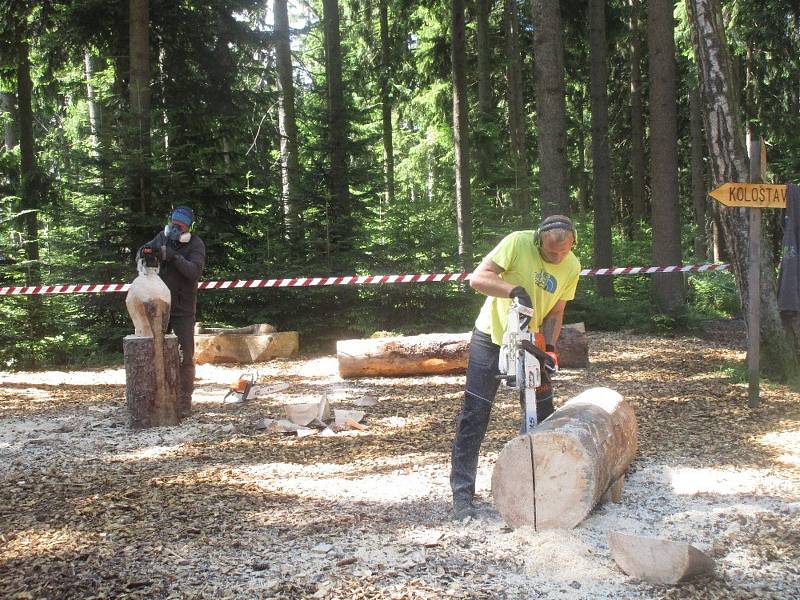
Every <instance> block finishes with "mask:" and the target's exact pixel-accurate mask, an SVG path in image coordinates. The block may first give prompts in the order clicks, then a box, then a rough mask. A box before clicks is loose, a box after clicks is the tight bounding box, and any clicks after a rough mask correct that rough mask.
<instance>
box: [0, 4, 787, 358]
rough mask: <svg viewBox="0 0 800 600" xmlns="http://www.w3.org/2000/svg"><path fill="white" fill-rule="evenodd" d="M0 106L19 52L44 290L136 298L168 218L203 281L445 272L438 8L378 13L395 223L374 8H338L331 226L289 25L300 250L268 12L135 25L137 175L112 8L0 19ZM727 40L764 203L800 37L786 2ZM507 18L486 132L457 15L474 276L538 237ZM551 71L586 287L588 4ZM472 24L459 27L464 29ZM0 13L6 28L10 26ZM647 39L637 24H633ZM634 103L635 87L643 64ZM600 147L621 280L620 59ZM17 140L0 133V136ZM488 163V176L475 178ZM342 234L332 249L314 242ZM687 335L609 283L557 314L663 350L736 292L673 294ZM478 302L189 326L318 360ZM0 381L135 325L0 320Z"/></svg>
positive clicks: (446, 299) (8, 237) (38, 304)
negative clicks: (519, 148)
mask: <svg viewBox="0 0 800 600" xmlns="http://www.w3.org/2000/svg"><path fill="white" fill-rule="evenodd" d="M1 4H2V6H3V7H6V6H8V7H9V11H7V15H8V18H7V19H5V20H4V21H3V23H2V24H1V25H0V30H1V32H2V34H3V35H2V36H0V38H1V39H0V56H2V57H4V58H5V62H3V61H0V90H1V91H3V92H13V91H14V90H15V86H16V81H15V78H16V69H15V65H14V64H13V61H12V60H11V59H10V58H9V57H13V56H14V55H15V53H14V52H15V50H16V49H17V47H18V46H19V44H20V42H21V41H22V40H23V39H25V40H27V41H28V42H29V43H30V49H31V54H30V55H31V62H32V74H33V79H34V94H33V111H34V138H35V144H36V158H37V162H38V164H39V169H40V171H41V172H42V173H44V174H45V176H44V180H45V185H44V194H43V201H42V203H41V206H39V208H38V210H39V212H38V219H39V237H38V243H39V248H40V265H38V266H39V267H40V268H41V272H42V278H43V280H44V282H46V283H60V282H69V283H96V282H123V281H130V280H131V279H132V278H133V276H134V275H135V271H134V265H133V261H132V255H131V252H132V251H134V250H135V249H136V248H138V246H139V245H140V244H142V243H143V242H146V241H147V240H148V239H150V238H151V237H152V236H153V235H155V233H156V232H157V231H158V230H159V229H160V228H161V227H163V224H164V219H165V218H166V215H167V214H168V212H169V209H170V207H171V206H173V205H175V204H178V203H188V204H191V205H192V206H193V207H194V208H195V212H196V214H197V216H198V224H197V230H196V233H197V234H198V235H199V236H200V237H201V238H203V240H204V241H205V242H206V246H207V251H208V262H207V267H206V271H205V273H204V279H234V278H242V279H244V278H251V277H253V278H265V277H291V276H300V275H303V276H322V275H332V274H383V273H419V272H444V271H454V270H457V269H458V265H459V261H458V248H457V246H458V241H457V240H458V232H457V226H456V221H455V200H454V197H455V189H454V185H455V184H454V150H453V131H452V72H451V66H450V5H449V3H447V2H443V1H434V2H428V3H420V2H411V1H409V0H389V1H388V7H389V35H390V42H391V48H390V54H391V58H392V60H391V65H390V68H389V74H388V75H389V84H390V97H391V102H392V119H393V127H392V131H393V143H394V158H395V173H394V175H395V189H396V191H395V201H394V203H392V204H391V205H390V204H389V203H387V201H386V199H385V196H384V193H383V192H384V181H383V143H382V138H381V134H382V115H381V104H380V98H379V89H380V88H379V74H380V52H379V50H378V49H379V47H380V44H379V35H380V33H379V20H378V14H377V8H378V3H376V2H341V3H340V6H339V9H340V17H341V35H342V57H343V65H342V66H343V89H344V94H345V111H346V117H347V139H346V140H344V144H345V147H346V152H347V156H348V170H349V181H348V183H349V191H350V196H351V198H352V205H353V206H352V210H348V211H346V212H347V213H348V214H340V213H341V212H342V209H341V207H338V206H335V205H334V204H333V203H332V199H331V193H330V187H331V186H330V184H331V179H330V174H329V173H330V164H329V143H330V140H329V131H328V125H327V123H328V114H327V80H326V77H327V75H326V65H325V40H324V32H323V28H322V22H321V15H322V6H321V2H320V0H312V1H311V2H309V3H301V4H299V5H296V6H294V8H291V10H293V11H295V12H294V13H293V14H292V15H291V16H290V18H291V21H292V27H293V28H294V29H293V31H292V41H293V61H294V68H295V107H296V113H297V126H298V137H299V146H300V147H299V160H300V188H301V190H300V191H301V194H300V195H301V197H302V202H303V206H302V210H301V221H302V228H303V241H302V247H301V248H300V249H299V250H295V249H293V248H290V247H289V245H288V243H287V242H286V232H285V223H284V202H283V199H282V197H281V194H282V187H281V170H280V136H279V134H278V131H279V128H278V117H277V110H276V107H277V105H278V102H279V99H280V90H279V89H278V85H277V78H276V69H275V52H274V44H273V40H272V31H271V26H270V25H269V24H268V19H269V12H270V10H269V8H268V3H264V2H261V1H256V0H209V1H208V2H205V3H200V4H198V3H191V2H178V3H174V2H172V3H170V2H151V10H150V18H151V24H150V25H151V27H150V32H151V35H150V44H151V56H150V58H151V60H150V67H151V72H150V74H151V93H152V100H151V114H150V128H151V131H150V140H151V152H150V153H149V155H148V153H147V152H142V151H141V150H140V149H139V148H138V146H137V145H136V144H134V141H135V140H137V139H138V137H137V136H138V131H137V129H136V126H135V123H134V121H133V119H131V113H130V107H129V105H128V104H129V98H128V95H129V89H128V79H129V73H128V71H129V64H128V48H129V40H128V35H129V32H128V22H127V14H126V12H127V9H126V6H127V3H124V2H123V3H113V2H112V3H109V2H100V1H99V0H79V1H76V2H64V1H63V0H57V1H54V2H48V3H40V4H37V5H36V6H35V7H34V6H33V5H32V4H31V3H27V4H26V3H19V2H11V3H9V2H2V3H1ZM726 6H727V10H728V12H729V14H730V19H729V21H728V25H727V26H728V33H729V39H730V40H731V47H732V49H733V51H734V56H736V57H738V59H739V61H738V63H737V65H738V69H739V73H738V74H739V77H740V80H741V81H747V82H748V83H747V86H746V90H745V91H746V96H747V98H746V100H747V101H746V103H745V110H746V117H747V120H748V122H749V123H751V124H753V125H754V126H756V127H757V128H759V129H760V131H761V132H762V133H763V134H764V135H765V137H766V138H767V139H768V141H769V142H770V143H771V144H772V145H771V148H770V153H771V156H770V168H771V170H772V172H773V173H774V174H775V177H776V178H778V179H780V180H791V179H794V178H796V177H797V173H798V172H800V164H799V163H798V158H797V157H798V156H800V140H798V139H797V136H795V135H792V132H793V131H795V130H796V129H797V127H796V126H794V125H796V124H797V123H796V121H797V119H796V115H797V114H798V111H797V107H798V100H797V93H796V91H797V89H800V79H798V73H800V68H796V67H797V66H798V65H797V62H798V56H800V51H798V42H799V41H800V36H798V35H797V32H796V21H795V20H793V19H792V18H790V16H791V15H790V12H791V11H790V7H789V6H788V5H787V4H786V3H784V2H778V1H777V0H774V1H773V0H770V1H769V2H763V3H759V2H756V1H755V0H746V1H737V2H728V3H726ZM502 9H503V5H502V3H493V5H492V10H491V14H490V18H489V32H488V39H489V42H490V43H489V47H490V55H489V62H490V66H491V73H490V79H491V84H492V88H493V103H494V110H493V111H491V113H490V114H489V115H484V116H479V115H478V111H477V98H476V95H477V94H475V93H474V92H475V90H476V89H477V58H476V52H475V44H476V42H475V37H476V36H475V21H474V18H473V17H474V14H470V15H468V31H467V45H468V48H469V50H468V57H467V59H468V85H469V89H470V94H471V96H470V103H471V106H470V111H469V113H470V130H471V135H470V143H471V149H472V151H471V154H472V157H473V159H472V206H471V215H472V224H473V240H474V253H475V259H476V261H477V260H479V259H480V258H481V257H482V256H484V255H485V254H486V253H487V252H488V251H489V250H490V249H491V248H492V247H493V246H494V245H495V244H497V242H498V241H499V240H500V239H502V237H503V236H505V235H506V234H507V233H509V232H510V231H512V230H515V229H530V228H532V227H534V226H535V223H536V222H537V221H538V219H539V217H540V207H539V201H538V196H537V194H538V187H537V186H538V183H537V175H538V169H539V163H538V161H537V156H536V155H537V144H536V142H537V133H536V128H535V114H536V105H535V97H534V93H533V73H534V64H533V60H534V59H535V57H532V54H531V52H530V48H531V46H532V36H533V31H534V24H533V23H532V22H531V17H530V11H529V6H527V5H526V6H523V4H519V5H518V19H519V25H520V27H519V31H520V47H521V49H522V57H523V69H522V71H523V73H522V75H523V99H524V100H523V102H524V112H525V116H526V120H527V131H526V145H527V149H528V160H529V164H530V165H531V166H530V170H531V175H532V178H531V181H530V187H531V192H532V197H533V206H532V207H531V211H530V213H529V214H527V215H515V214H514V212H513V210H512V207H511V206H510V200H509V198H510V190H511V189H512V188H513V187H514V184H515V182H514V181H513V173H512V168H511V160H510V156H509V146H510V143H509V136H508V132H507V128H508V123H507V100H506V96H505V91H506V84H505V76H506V73H505V68H506V62H507V61H506V57H505V56H504V42H505V40H504V35H503V14H502ZM563 9H564V10H563V12H564V15H565V19H564V20H565V30H566V33H567V35H565V38H564V39H565V43H566V46H565V62H566V68H567V71H566V75H567V81H566V85H567V107H568V111H569V114H568V131H567V136H568V160H569V166H570V173H571V181H570V186H571V190H570V192H571V197H572V198H573V199H574V200H575V202H576V207H575V210H574V212H575V213H576V214H578V213H579V211H578V208H577V204H578V202H577V200H578V199H579V198H584V199H585V200H586V202H588V204H587V206H586V207H585V208H586V214H585V215H584V214H581V215H580V217H578V218H577V219H576V220H577V225H578V232H579V244H578V246H577V247H576V253H577V255H578V256H579V258H580V260H581V263H582V264H583V265H584V267H590V266H591V265H592V257H593V243H592V238H593V223H592V206H591V168H592V165H591V152H590V148H591V128H590V114H589V95H588V81H589V64H590V63H589V55H588V44H587V34H588V30H587V22H586V20H585V14H586V13H585V2H584V1H583V0H567V1H566V2H565V3H564V5H563ZM470 10H472V8H470ZM627 11H628V6H627V4H625V3H620V2H614V3H610V4H609V6H608V11H607V15H608V27H607V29H608V37H609V46H610V47H621V48H625V47H626V46H627V45H628V43H629V42H630V33H629V31H628V29H627V16H628V15H627ZM4 14H5V13H4ZM676 18H677V22H678V30H677V32H676V34H677V35H676V37H677V39H678V47H679V53H680V56H679V73H680V76H681V82H680V87H679V89H680V90H681V91H680V93H679V123H678V125H679V136H680V138H681V139H680V140H679V142H680V143H679V147H680V149H681V152H680V160H681V171H680V173H679V177H680V188H681V194H682V196H683V198H684V200H683V202H682V214H681V220H682V242H683V247H684V249H685V252H684V260H686V261H693V260H694V259H693V257H692V256H691V248H692V238H693V235H694V230H695V227H696V224H694V223H693V219H694V217H693V214H692V208H691V205H690V202H689V201H688V198H689V191H688V190H689V189H690V177H689V169H688V166H689V163H688V161H689V144H688V143H686V141H687V139H688V109H687V106H688V104H687V96H688V94H687V90H688V87H687V86H689V85H696V83H695V75H694V73H693V66H692V61H691V52H690V51H689V46H688V43H689V41H688V40H689V35H688V28H687V26H686V19H685V15H684V12H683V9H682V5H681V4H680V3H679V4H678V5H677V11H676ZM643 23H644V22H643ZM748 48H752V49H753V50H754V51H757V52H758V54H757V56H758V60H757V61H751V62H750V63H749V64H750V68H751V69H752V75H753V76H752V77H751V78H750V79H746V78H745V77H744V69H745V68H746V66H747V64H748V63H747V60H746V58H747V54H746V53H747V49H748ZM87 50H88V52H89V53H90V54H91V56H92V57H93V58H94V72H93V74H92V77H91V80H90V83H91V85H92V88H93V92H94V101H95V103H96V105H97V107H98V108H99V109H100V112H101V113H102V114H101V121H100V122H101V128H100V131H99V132H97V136H96V137H93V136H92V133H93V132H92V131H91V128H90V124H89V119H88V111H89V98H88V93H87V87H86V84H87V82H86V73H85V65H84V58H85V52H86V51H87ZM642 67H643V71H642V74H643V79H644V81H643V86H644V88H643V89H644V92H645V95H644V97H645V99H646V98H647V69H646V66H645V65H644V64H643V65H642ZM609 69H610V71H609V101H610V106H609V110H610V131H609V142H610V146H611V154H612V161H613V174H612V199H613V203H614V206H615V215H614V222H615V226H614V229H613V256H614V263H615V265H616V266H640V265H648V264H650V263H651V240H652V232H651V231H650V228H649V225H648V224H647V223H642V224H634V223H630V222H629V221H630V218H629V217H630V209H629V206H628V204H629V196H630V174H629V164H630V119H629V117H628V116H629V114H630V113H629V106H628V89H629V73H630V64H629V62H628V53H627V52H616V53H609ZM12 122H13V118H12V116H11V114H10V113H5V112H3V111H0V127H3V128H5V127H6V126H7V125H9V124H11V123H12ZM482 160H486V161H487V163H488V165H489V167H488V172H481V171H480V170H479V165H480V164H481V161H482ZM141 161H143V162H144V163H145V164H146V167H147V172H148V174H149V178H150V181H151V190H152V198H151V199H150V205H149V207H148V208H147V210H145V211H142V207H141V206H140V203H139V202H138V200H137V198H136V197H135V196H134V194H133V185H132V183H133V181H132V180H133V177H134V175H135V172H134V165H136V164H137V163H138V162H141ZM20 184H21V181H20V151H19V147H15V148H13V149H10V150H9V149H5V150H0V285H3V286H4V285H22V284H24V283H25V281H26V279H28V278H29V276H30V270H31V267H32V266H34V265H31V264H30V263H29V262H27V260H26V256H25V244H27V243H30V242H31V241H32V240H30V239H28V237H27V234H26V233H25V229H24V226H23V225H24V224H23V222H22V221H23V219H22V218H21V217H22V211H21V205H20V203H21V200H20V198H21V193H20V187H21V185H20ZM339 219H345V220H349V221H348V222H349V223H350V224H352V233H351V234H350V236H349V237H348V239H346V240H336V239H334V238H333V237H332V236H331V230H332V227H334V226H335V225H336V223H337V221H338V220H339ZM687 285H688V291H689V306H688V309H687V311H686V312H685V314H681V315H678V316H672V317H666V316H664V315H660V314H658V313H657V312H656V311H655V309H654V305H653V303H652V301H651V296H650V294H651V289H650V279H649V278H648V277H647V276H626V277H616V278H615V292H616V296H615V298H614V299H605V298H600V297H598V296H597V294H596V293H595V290H594V286H593V283H592V280H591V278H583V279H582V280H581V282H580V285H579V288H578V297H577V298H576V300H575V301H574V302H572V303H570V304H569V305H568V309H567V310H568V314H567V320H568V321H577V320H583V321H585V322H586V323H587V326H589V327H590V328H593V329H600V328H604V329H635V330H640V331H652V332H656V333H660V334H665V335H668V334H670V333H671V332H673V331H675V330H676V329H682V328H693V327H696V326H698V325H699V324H701V323H702V320H703V319H707V318H716V317H729V316H735V315H737V314H738V312H739V302H738V297H737V292H736V289H735V286H734V283H733V278H732V276H731V275H730V274H729V273H703V274H693V275H689V276H687ZM482 301H483V297H482V296H481V295H480V294H477V293H475V292H473V291H471V290H469V289H468V288H466V289H465V288H464V286H458V285H455V284H435V283H434V284H422V285H417V284H410V285H402V284H396V285H383V286H363V287H347V288H344V287H339V288H333V287H322V288H302V289H274V288H270V289H264V290H235V291H234V290H225V291H221V290H215V291H208V292H202V293H201V294H200V296H199V301H198V310H199V314H198V318H199V319H200V320H202V321H205V322H210V323H216V324H220V325H231V326H238V325H245V324H248V323H252V322H271V323H274V324H275V325H277V326H278V327H279V328H280V329H284V330H288V329H295V330H299V331H300V332H301V334H302V342H301V344H302V347H303V348H304V349H306V350H315V349H317V350H319V351H323V350H330V349H331V348H332V343H333V341H334V340H335V339H337V338H341V337H345V336H347V337H355V336H364V335H370V334H373V333H374V332H376V331H383V332H386V331H390V332H396V333H409V334H410V333H423V332H427V331H466V330H468V329H469V328H470V327H471V325H472V322H473V320H474V318H475V314H476V313H477V311H478V307H479V306H480V303H481V302H482ZM0 321H2V323H3V325H4V327H3V330H2V333H0V335H2V336H5V337H2V338H0V342H2V344H1V345H0V365H2V368H22V367H29V366H33V365H42V364H45V363H49V364H64V363H67V362H76V361H89V362H91V361H103V360H108V361H113V360H118V358H119V352H120V346H121V339H122V337H123V336H124V335H125V334H126V333H128V332H129V330H130V325H129V322H128V317H127V313H126V311H125V307H124V303H123V297H122V295H121V294H106V295H85V296H70V297H56V296H48V297H45V298H40V299H37V300H34V299H31V298H8V297H0Z"/></svg>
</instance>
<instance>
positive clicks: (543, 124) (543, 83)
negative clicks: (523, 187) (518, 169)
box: [532, 0, 570, 217]
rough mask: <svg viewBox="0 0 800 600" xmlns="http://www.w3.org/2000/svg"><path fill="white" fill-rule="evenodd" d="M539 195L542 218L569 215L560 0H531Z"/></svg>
mask: <svg viewBox="0 0 800 600" xmlns="http://www.w3.org/2000/svg"><path fill="white" fill-rule="evenodd" d="M532 4H533V56H534V68H533V77H534V87H535V90H536V129H537V131H538V136H537V139H538V146H539V197H540V201H541V209H542V217H546V216H549V215H552V214H563V215H569V212H570V211H569V186H568V184H567V109H566V103H565V101H564V93H565V87H564V42H563V39H562V34H563V27H562V24H561V9H560V7H559V0H532Z"/></svg>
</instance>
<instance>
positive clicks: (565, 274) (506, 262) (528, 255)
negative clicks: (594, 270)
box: [475, 231, 581, 345]
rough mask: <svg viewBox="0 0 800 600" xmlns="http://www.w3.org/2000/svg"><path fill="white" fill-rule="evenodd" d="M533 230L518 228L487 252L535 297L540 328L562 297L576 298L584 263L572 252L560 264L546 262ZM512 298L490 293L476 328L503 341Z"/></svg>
mask: <svg viewBox="0 0 800 600" xmlns="http://www.w3.org/2000/svg"><path fill="white" fill-rule="evenodd" d="M533 240H534V232H533V231H515V232H514V233H511V234H509V235H507V236H506V237H505V238H503V240H502V241H501V242H500V243H499V244H497V246H495V248H494V250H492V251H491V252H490V253H489V254H488V255H487V256H488V258H490V259H491V260H492V261H494V262H495V264H497V265H498V266H499V267H501V268H502V269H504V271H503V272H502V273H501V274H500V277H501V279H503V280H504V281H507V282H508V283H510V284H512V285H514V286H518V285H521V286H522V287H524V288H525V290H526V291H527V292H528V294H529V295H530V297H531V299H532V300H533V311H534V315H533V320H532V321H531V324H530V326H529V329H530V330H531V331H539V327H541V325H542V321H543V320H544V317H546V316H547V313H549V312H550V310H551V309H552V308H553V307H554V306H555V305H556V303H557V302H558V301H559V300H572V299H573V298H575V289H576V288H577V287H578V276H579V275H580V272H581V264H580V262H579V261H578V258H577V257H576V256H575V255H574V254H573V253H572V252H570V253H569V254H567V256H566V258H565V259H564V260H562V261H561V262H560V263H559V264H557V265H554V264H552V263H548V262H545V260H544V259H543V258H542V255H541V253H540V252H539V248H537V247H536V245H535V244H534V241H533ZM510 304H511V299H510V298H496V297H494V296H489V297H487V298H486V302H484V303H483V308H481V312H480V313H479V314H478V318H477V319H476V321H475V328H476V329H478V330H479V331H482V332H484V333H486V334H489V335H491V336H492V342H494V343H495V344H498V345H500V344H501V343H502V341H503V332H504V331H505V329H506V321H507V320H508V307H509V305H510Z"/></svg>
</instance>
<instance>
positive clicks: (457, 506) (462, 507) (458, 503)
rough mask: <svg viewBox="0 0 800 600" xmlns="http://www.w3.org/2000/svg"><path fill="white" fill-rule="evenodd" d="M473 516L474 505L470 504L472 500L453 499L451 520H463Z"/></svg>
mask: <svg viewBox="0 0 800 600" xmlns="http://www.w3.org/2000/svg"><path fill="white" fill-rule="evenodd" d="M474 517H475V507H474V506H472V500H453V508H452V510H451V511H450V520H451V521H463V520H464V519H467V518H474Z"/></svg>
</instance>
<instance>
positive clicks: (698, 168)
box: [689, 85, 708, 261]
mask: <svg viewBox="0 0 800 600" xmlns="http://www.w3.org/2000/svg"><path fill="white" fill-rule="evenodd" d="M689 112H690V120H689V129H690V136H691V144H692V205H693V207H694V224H695V228H696V229H695V232H694V255H695V256H696V257H697V259H698V260H702V261H705V260H708V244H707V240H708V233H707V228H706V202H707V200H706V198H707V196H708V189H707V188H706V176H705V165H704V163H703V154H704V152H703V150H704V145H705V144H704V141H703V115H702V112H701V107H700V92H699V90H698V89H697V87H696V86H695V85H691V86H690V90H689Z"/></svg>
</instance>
